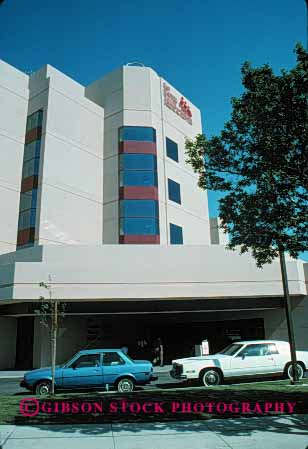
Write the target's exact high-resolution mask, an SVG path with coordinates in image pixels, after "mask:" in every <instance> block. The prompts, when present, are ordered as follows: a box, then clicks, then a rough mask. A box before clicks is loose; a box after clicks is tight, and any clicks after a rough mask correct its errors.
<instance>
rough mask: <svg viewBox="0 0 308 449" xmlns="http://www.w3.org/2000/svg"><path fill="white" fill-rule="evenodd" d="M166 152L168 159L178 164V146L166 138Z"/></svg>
mask: <svg viewBox="0 0 308 449" xmlns="http://www.w3.org/2000/svg"><path fill="white" fill-rule="evenodd" d="M166 150H167V156H168V157H170V159H173V160H174V161H176V162H179V151H178V144H177V143H175V142H173V140H171V139H169V138H168V137H167V138H166Z"/></svg>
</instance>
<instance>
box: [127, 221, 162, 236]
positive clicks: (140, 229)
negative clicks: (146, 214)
mask: <svg viewBox="0 0 308 449" xmlns="http://www.w3.org/2000/svg"><path fill="white" fill-rule="evenodd" d="M158 234H159V221H158V220H157V219H155V218H139V217H138V218H121V219H120V235H158Z"/></svg>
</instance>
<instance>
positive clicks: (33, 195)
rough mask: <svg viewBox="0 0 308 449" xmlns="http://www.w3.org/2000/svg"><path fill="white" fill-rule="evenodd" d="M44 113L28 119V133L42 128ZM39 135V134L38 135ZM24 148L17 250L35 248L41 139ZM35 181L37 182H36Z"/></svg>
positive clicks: (30, 116) (39, 112) (32, 115)
mask: <svg viewBox="0 0 308 449" xmlns="http://www.w3.org/2000/svg"><path fill="white" fill-rule="evenodd" d="M42 122H43V111H42V110H39V111H36V112H35V113H34V114H31V115H29V116H28V118H27V126H26V132H28V131H31V130H33V129H36V128H41V126H42ZM37 134H38V133H37ZM32 137H34V140H32V139H31V140H32V141H31V142H30V143H27V144H26V145H25V146H24V158H23V168H22V183H21V190H22V192H21V194H20V202H19V219H18V233H17V249H19V248H26V247H28V246H33V243H34V236H35V222H36V208H37V189H36V188H33V187H34V186H37V182H38V174H39V167H40V152H41V139H40V138H35V136H32ZM34 181H35V182H34Z"/></svg>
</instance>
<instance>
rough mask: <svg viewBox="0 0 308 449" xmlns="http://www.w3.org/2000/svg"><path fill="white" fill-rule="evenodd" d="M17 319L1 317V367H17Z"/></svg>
mask: <svg viewBox="0 0 308 449" xmlns="http://www.w3.org/2000/svg"><path fill="white" fill-rule="evenodd" d="M16 335H17V319H16V318H9V317H0V369H11V368H14V367H15V358H16Z"/></svg>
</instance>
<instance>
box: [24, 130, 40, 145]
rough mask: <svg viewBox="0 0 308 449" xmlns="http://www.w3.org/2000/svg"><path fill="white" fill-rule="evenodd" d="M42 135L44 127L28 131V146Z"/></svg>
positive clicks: (26, 140) (26, 139)
mask: <svg viewBox="0 0 308 449" xmlns="http://www.w3.org/2000/svg"><path fill="white" fill-rule="evenodd" d="M41 135H42V127H41V126H39V127H38V128H33V129H30V131H28V132H27V133H26V138H25V142H26V144H28V143H31V142H33V141H34V140H37V139H39V138H40V137H41Z"/></svg>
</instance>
